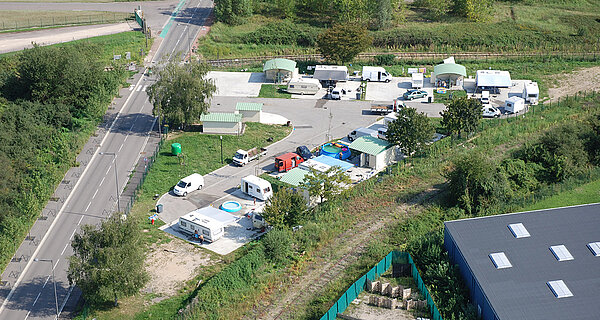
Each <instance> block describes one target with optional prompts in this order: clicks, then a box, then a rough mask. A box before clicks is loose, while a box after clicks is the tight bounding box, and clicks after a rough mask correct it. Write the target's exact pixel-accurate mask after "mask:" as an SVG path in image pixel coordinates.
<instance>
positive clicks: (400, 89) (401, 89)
mask: <svg viewBox="0 0 600 320" xmlns="http://www.w3.org/2000/svg"><path fill="white" fill-rule="evenodd" d="M424 82H425V83H424V87H423V88H422V90H425V91H426V92H427V96H428V97H431V96H433V89H434V88H433V86H431V84H430V83H429V78H425V81H424ZM411 88H412V84H411V78H408V77H394V78H392V81H390V82H389V83H385V82H369V83H368V84H367V96H366V100H372V101H392V100H394V99H401V100H402V95H404V93H405V92H406V91H407V90H409V89H411ZM413 101H415V102H426V101H427V98H419V99H415V100H413Z"/></svg>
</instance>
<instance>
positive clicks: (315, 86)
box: [286, 78, 322, 94]
mask: <svg viewBox="0 0 600 320" xmlns="http://www.w3.org/2000/svg"><path fill="white" fill-rule="evenodd" d="M321 88H322V87H321V82H320V81H319V80H317V79H305V78H295V79H292V80H290V82H288V86H287V90H286V91H287V92H288V93H293V94H317V92H319V90H321Z"/></svg>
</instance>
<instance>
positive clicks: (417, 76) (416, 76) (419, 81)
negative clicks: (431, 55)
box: [411, 73, 423, 89]
mask: <svg viewBox="0 0 600 320" xmlns="http://www.w3.org/2000/svg"><path fill="white" fill-rule="evenodd" d="M411 85H412V88H413V89H421V88H423V74H422V73H413V74H412V78H411Z"/></svg>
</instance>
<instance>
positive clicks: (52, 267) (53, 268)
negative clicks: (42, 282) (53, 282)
mask: <svg viewBox="0 0 600 320" xmlns="http://www.w3.org/2000/svg"><path fill="white" fill-rule="evenodd" d="M59 261H60V259H58V260H56V263H55V264H54V267H52V270H54V269H56V266H57V265H58V262H59Z"/></svg>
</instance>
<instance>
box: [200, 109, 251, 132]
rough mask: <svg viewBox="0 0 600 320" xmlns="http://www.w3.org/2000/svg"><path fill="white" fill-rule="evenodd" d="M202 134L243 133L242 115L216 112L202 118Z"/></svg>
mask: <svg viewBox="0 0 600 320" xmlns="http://www.w3.org/2000/svg"><path fill="white" fill-rule="evenodd" d="M200 121H202V132H204V133H213V134H238V135H239V134H240V133H242V115H241V114H236V113H225V112H214V113H207V114H203V115H202V116H200Z"/></svg>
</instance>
